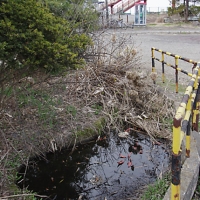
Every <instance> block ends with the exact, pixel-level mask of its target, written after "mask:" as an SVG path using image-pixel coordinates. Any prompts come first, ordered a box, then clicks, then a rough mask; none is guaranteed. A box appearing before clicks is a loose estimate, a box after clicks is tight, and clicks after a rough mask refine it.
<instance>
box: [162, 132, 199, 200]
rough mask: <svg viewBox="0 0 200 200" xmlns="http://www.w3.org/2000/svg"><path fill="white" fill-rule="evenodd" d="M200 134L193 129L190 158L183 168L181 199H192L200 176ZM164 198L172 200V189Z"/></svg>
mask: <svg viewBox="0 0 200 200" xmlns="http://www.w3.org/2000/svg"><path fill="white" fill-rule="evenodd" d="M198 143H200V134H199V133H198V132H195V131H193V132H192V135H191V151H190V158H186V160H185V162H184V163H183V166H182V169H181V197H180V199H181V200H191V199H192V196H193V194H194V191H195V188H196V185H197V181H198V178H199V165H200V158H199V152H200V147H198V146H197V145H198ZM163 200H171V190H170V188H169V189H168V191H167V193H166V194H165V197H164V199H163Z"/></svg>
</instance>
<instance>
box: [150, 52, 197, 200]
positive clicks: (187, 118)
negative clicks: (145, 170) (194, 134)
mask: <svg viewBox="0 0 200 200" xmlns="http://www.w3.org/2000/svg"><path fill="white" fill-rule="evenodd" d="M151 51H152V72H155V60H157V61H159V62H162V78H163V77H164V65H165V64H166V65H168V66H170V67H172V68H174V69H175V70H176V85H177V84H178V81H177V80H178V79H177V78H178V71H181V72H182V73H184V74H187V75H188V76H190V77H191V80H190V82H189V84H188V86H187V88H186V90H185V93H184V96H183V98H182V101H181V103H180V105H179V107H178V109H177V111H176V114H175V117H174V120H173V138H172V139H173V141H172V166H171V173H172V181H171V200H180V194H181V191H180V185H181V180H180V177H181V154H182V149H181V145H182V142H183V138H184V136H185V138H186V152H185V153H186V157H187V158H189V157H190V135H191V130H195V131H198V122H199V109H200V84H199V83H200V62H198V63H197V62H195V61H192V60H190V59H186V58H183V57H181V56H178V55H175V54H171V53H169V52H165V51H162V50H159V49H156V48H151ZM154 51H158V52H160V53H161V54H162V59H158V58H155V56H154ZM164 54H166V55H168V56H172V57H174V58H175V66H173V65H171V64H168V63H166V62H165V61H164ZM178 59H181V60H184V61H186V62H189V63H193V72H192V73H188V72H186V71H184V70H182V69H180V68H178ZM176 91H177V92H178V87H177V90H176Z"/></svg>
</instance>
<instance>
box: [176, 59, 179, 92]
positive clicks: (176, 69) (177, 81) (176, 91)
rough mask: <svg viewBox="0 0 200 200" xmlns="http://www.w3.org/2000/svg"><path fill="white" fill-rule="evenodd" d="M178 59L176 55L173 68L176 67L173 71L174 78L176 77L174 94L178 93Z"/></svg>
mask: <svg viewBox="0 0 200 200" xmlns="http://www.w3.org/2000/svg"><path fill="white" fill-rule="evenodd" d="M178 59H179V56H178V55H175V67H176V69H175V70H176V71H175V76H176V93H178V69H177V68H178Z"/></svg>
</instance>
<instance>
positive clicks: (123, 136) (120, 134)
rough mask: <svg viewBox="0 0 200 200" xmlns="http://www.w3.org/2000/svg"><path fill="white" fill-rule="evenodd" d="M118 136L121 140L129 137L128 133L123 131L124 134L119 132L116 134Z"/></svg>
mask: <svg viewBox="0 0 200 200" xmlns="http://www.w3.org/2000/svg"><path fill="white" fill-rule="evenodd" d="M118 136H119V137H121V138H126V137H128V136H129V133H128V132H126V131H125V132H119V133H118Z"/></svg>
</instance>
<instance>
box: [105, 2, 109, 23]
mask: <svg viewBox="0 0 200 200" xmlns="http://www.w3.org/2000/svg"><path fill="white" fill-rule="evenodd" d="M108 23H109V14H108V0H106V24H107V25H108Z"/></svg>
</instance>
